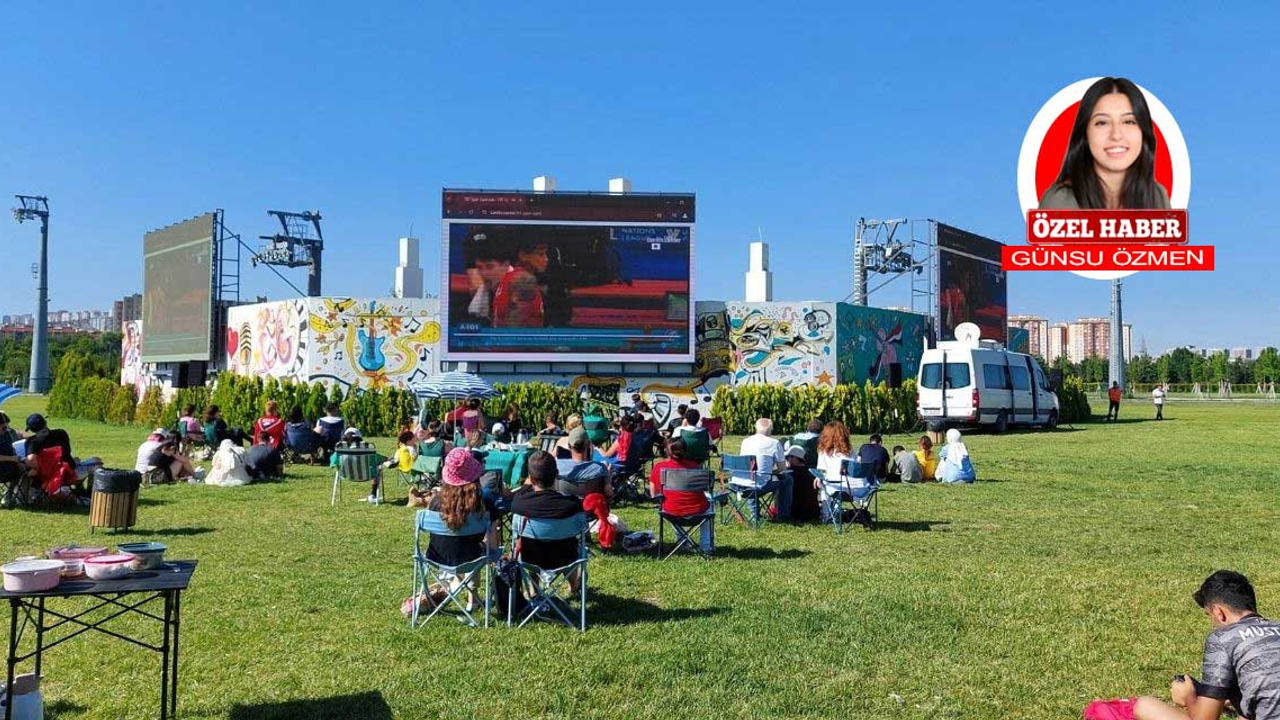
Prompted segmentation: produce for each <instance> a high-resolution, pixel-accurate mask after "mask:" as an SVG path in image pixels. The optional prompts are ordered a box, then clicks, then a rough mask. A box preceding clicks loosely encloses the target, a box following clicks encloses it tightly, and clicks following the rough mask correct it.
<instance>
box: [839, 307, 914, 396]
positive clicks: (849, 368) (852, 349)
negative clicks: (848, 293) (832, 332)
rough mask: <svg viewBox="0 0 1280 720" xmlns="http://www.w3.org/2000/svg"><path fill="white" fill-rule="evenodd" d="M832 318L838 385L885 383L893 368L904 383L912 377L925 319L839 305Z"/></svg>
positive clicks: (891, 311) (907, 314) (905, 313)
mask: <svg viewBox="0 0 1280 720" xmlns="http://www.w3.org/2000/svg"><path fill="white" fill-rule="evenodd" d="M836 317H837V323H836V325H837V328H836V337H837V338H838V342H837V345H838V347H839V351H838V353H837V356H838V363H837V364H838V366H839V369H840V372H839V376H840V382H842V383H863V382H865V381H867V380H870V381H871V382H873V383H878V382H888V381H889V377H890V372H891V370H890V368H891V367H892V366H893V365H894V364H899V365H901V366H902V378H903V379H904V380H905V379H909V378H914V377H915V376H916V372H917V370H918V369H919V368H920V357H921V355H923V354H924V338H925V337H926V335H927V333H928V330H929V318H928V317H927V316H925V315H920V314H917V313H911V312H902V311H899V310H882V309H880V308H874V307H863V306H860V305H849V304H847V303H839V304H838V306H837V308H836Z"/></svg>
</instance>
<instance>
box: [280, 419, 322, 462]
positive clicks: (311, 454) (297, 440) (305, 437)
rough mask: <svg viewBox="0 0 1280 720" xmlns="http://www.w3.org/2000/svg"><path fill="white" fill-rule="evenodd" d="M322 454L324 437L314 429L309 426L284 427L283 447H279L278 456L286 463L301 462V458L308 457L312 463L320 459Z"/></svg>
mask: <svg viewBox="0 0 1280 720" xmlns="http://www.w3.org/2000/svg"><path fill="white" fill-rule="evenodd" d="M323 456H324V438H322V437H321V436H320V435H317V434H316V432H315V431H314V430H312V429H311V428H309V427H302V428H295V427H287V428H285V435H284V447H283V448H281V452H280V457H282V458H283V459H284V461H285V462H286V463H291V464H297V463H300V462H302V459H303V458H308V459H309V460H310V461H311V462H312V463H318V462H321V461H322V458H323Z"/></svg>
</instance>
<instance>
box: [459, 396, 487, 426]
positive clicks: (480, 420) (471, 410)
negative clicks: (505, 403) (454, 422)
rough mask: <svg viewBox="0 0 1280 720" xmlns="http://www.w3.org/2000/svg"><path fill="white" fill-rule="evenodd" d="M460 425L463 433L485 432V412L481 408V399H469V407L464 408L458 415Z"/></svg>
mask: <svg viewBox="0 0 1280 720" xmlns="http://www.w3.org/2000/svg"><path fill="white" fill-rule="evenodd" d="M458 425H459V427H461V428H462V434H463V435H470V434H471V433H473V432H480V433H482V432H483V430H484V426H485V425H484V412H483V411H481V410H480V400H478V399H477V398H471V399H470V400H468V401H467V409H466V410H463V411H462V414H461V415H459V416H458Z"/></svg>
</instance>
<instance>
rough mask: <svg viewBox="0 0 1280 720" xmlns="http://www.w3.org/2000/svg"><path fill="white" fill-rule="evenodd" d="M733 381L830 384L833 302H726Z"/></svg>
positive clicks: (835, 377)
mask: <svg viewBox="0 0 1280 720" xmlns="http://www.w3.org/2000/svg"><path fill="white" fill-rule="evenodd" d="M725 311H726V315H727V322H728V331H729V333H728V334H729V344H730V346H731V353H732V356H733V371H732V381H733V384H734V385H744V384H747V385H750V384H760V383H773V384H778V385H785V386H788V387H791V386H798V385H825V386H827V387H833V386H835V384H836V382H837V381H838V380H839V372H838V369H837V366H836V303H829V302H804V303H782V302H771V303H737V302H733V303H726V304H725Z"/></svg>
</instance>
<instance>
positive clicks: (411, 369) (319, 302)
mask: <svg viewBox="0 0 1280 720" xmlns="http://www.w3.org/2000/svg"><path fill="white" fill-rule="evenodd" d="M437 312H438V306H437V303H436V301H435V300H432V299H418V298H305V299H298V300H282V301H278V302H271V303H262V304H258V305H242V306H240V307H234V308H231V310H230V311H228V314H227V344H226V347H227V354H226V357H225V358H224V362H225V363H226V368H227V369H228V370H230V371H232V372H235V373H238V374H241V375H257V376H262V377H278V378H290V379H293V380H303V381H307V382H314V381H322V382H325V383H328V384H338V385H341V386H343V387H353V386H354V387H359V388H372V387H386V386H396V387H401V388H404V387H407V386H408V384H409V383H410V382H412V381H415V380H420V379H423V378H426V377H428V376H430V375H432V374H434V373H435V368H436V366H437V364H438V358H437V355H436V353H437V343H438V342H439V340H440V324H439V321H438V317H437Z"/></svg>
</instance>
